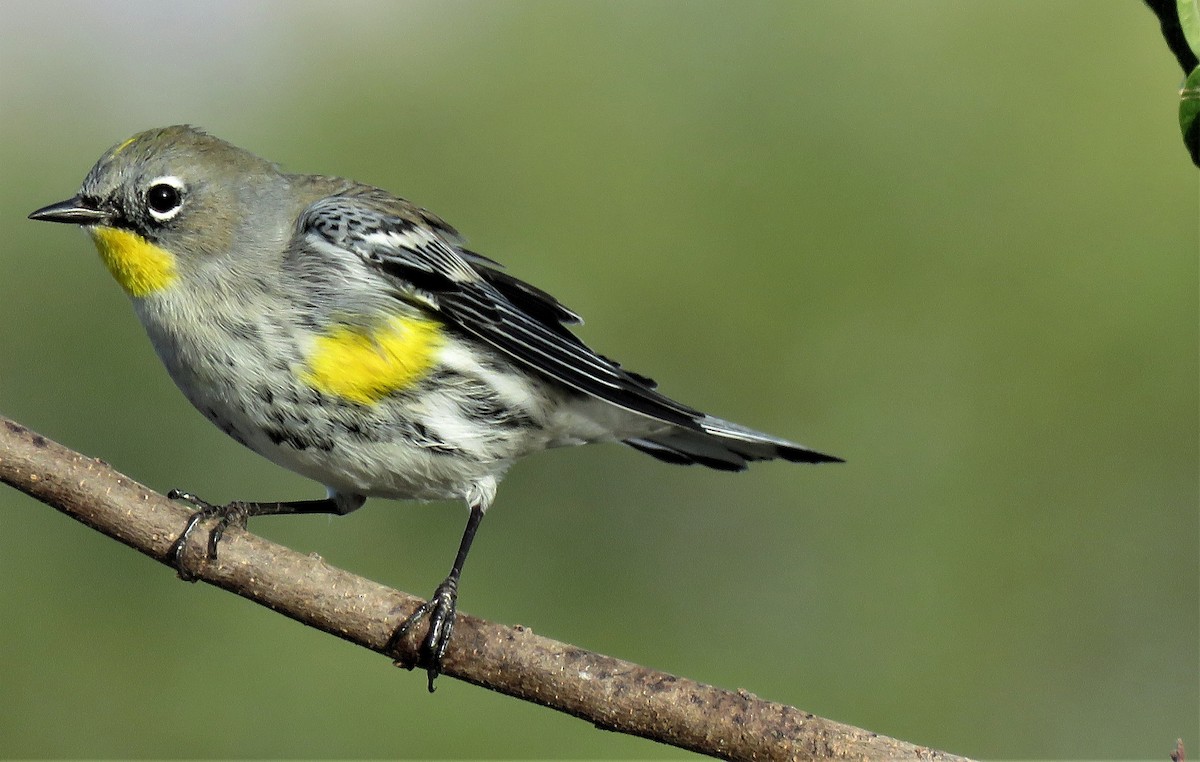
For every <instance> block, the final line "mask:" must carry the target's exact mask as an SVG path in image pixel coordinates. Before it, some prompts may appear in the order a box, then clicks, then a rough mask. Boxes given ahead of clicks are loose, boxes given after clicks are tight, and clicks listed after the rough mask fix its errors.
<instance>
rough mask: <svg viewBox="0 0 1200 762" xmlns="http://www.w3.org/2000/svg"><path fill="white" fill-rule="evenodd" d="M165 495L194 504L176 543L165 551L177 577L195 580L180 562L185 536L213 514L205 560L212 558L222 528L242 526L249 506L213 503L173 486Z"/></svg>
mask: <svg viewBox="0 0 1200 762" xmlns="http://www.w3.org/2000/svg"><path fill="white" fill-rule="evenodd" d="M167 497H168V498H170V499H171V500H179V501H181V502H184V503H190V504H191V505H193V506H195V507H196V512H195V513H193V514H192V515H191V517H190V518H189V519H188V523H187V526H185V527H184V528H183V532H182V533H181V534H180V535H179V536H178V537H177V538H175V542H174V543H172V544H171V548H170V549H169V550H168V551H167V559H166V560H167V563H169V564H170V565H171V566H172V567H173V568H174V569H175V572H176V573H177V574H178V575H179V578H180V579H182V580H184V581H185V582H195V581H196V575H195V574H194V573H193V572H192V571H191V570H189V569H187V568H186V567H185V566H184V564H183V549H184V547H186V546H187V541H188V538H189V537H191V535H192V532H193V531H194V530H195V529H196V527H197V526H198V525H199V524H200V522H202V521H205V520H206V519H211V518H214V517H216V518H217V523H216V524H215V525H214V526H213V528H212V531H210V532H209V533H208V548H207V554H206V556H205V560H207V561H212V560H214V559H216V557H217V543H219V542H220V541H221V538H222V537H223V536H224V535H225V530H226V529H228V528H229V527H231V526H238V527H242V528H245V526H246V518H247V517H248V516H249V515H250V510H249V508H250V506H249V504H247V503H241V502H237V501H234V502H232V503H228V504H226V505H213V504H212V503H208V502H205V501H204V500H201V499H200V498H198V497H196V496H195V495H193V494H191V493H190V492H183V491H182V490H177V489H173V490H171V491H170V492H168V493H167Z"/></svg>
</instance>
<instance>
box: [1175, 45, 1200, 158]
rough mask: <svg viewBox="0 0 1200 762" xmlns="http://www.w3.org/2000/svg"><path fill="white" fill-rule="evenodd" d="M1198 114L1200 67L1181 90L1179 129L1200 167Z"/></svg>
mask: <svg viewBox="0 0 1200 762" xmlns="http://www.w3.org/2000/svg"><path fill="white" fill-rule="evenodd" d="M1197 116H1200V67H1196V68H1195V69H1193V70H1192V73H1191V74H1189V75H1188V78H1187V82H1185V83H1184V85H1183V90H1181V91H1180V92H1179V129H1180V131H1182V132H1183V143H1184V145H1186V146H1187V149H1188V153H1190V154H1191V155H1192V162H1193V163H1194V164H1195V165H1196V166H1198V167H1200V119H1197Z"/></svg>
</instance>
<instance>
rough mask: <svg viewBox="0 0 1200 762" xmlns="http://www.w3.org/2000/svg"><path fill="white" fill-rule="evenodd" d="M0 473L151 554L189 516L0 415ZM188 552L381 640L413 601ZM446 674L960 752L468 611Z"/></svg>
mask: <svg viewBox="0 0 1200 762" xmlns="http://www.w3.org/2000/svg"><path fill="white" fill-rule="evenodd" d="M0 481H3V482H5V483H7V484H10V485H12V486H13V487H16V488H17V489H19V490H21V491H22V492H24V493H26V494H28V495H30V496H32V497H35V498H37V499H38V500H41V501H42V502H44V503H47V504H49V505H51V506H53V507H54V508H57V509H58V510H60V511H62V512H63V513H65V514H67V515H68V516H70V517H71V518H73V519H76V520H78V521H80V522H82V523H84V524H87V525H88V526H90V527H92V528H93V529H96V530H98V531H100V532H103V533H104V534H106V535H108V536H110V537H113V538H115V539H117V540H120V541H121V542H123V543H125V544H126V545H128V546H130V547H131V548H134V549H135V550H138V551H140V552H142V553H145V554H146V555H148V556H150V557H151V558H154V559H156V560H158V561H163V560H164V557H165V555H166V553H167V550H168V548H169V547H170V546H171V543H172V542H173V541H174V539H175V538H176V537H177V536H178V535H179V533H180V532H181V531H182V530H183V526H184V523H185V521H186V520H187V517H188V515H189V511H188V510H187V509H186V508H184V507H183V506H180V505H176V504H175V503H172V502H171V501H169V500H167V499H166V498H165V497H163V496H162V495H159V494H158V493H156V492H153V491H151V490H149V489H147V488H146V487H144V486H142V485H140V484H138V483H137V482H135V481H133V480H132V479H129V478H128V477H126V476H123V475H121V474H120V473H118V472H116V471H115V470H113V469H112V468H111V467H110V466H108V465H107V464H106V463H104V462H103V461H100V460H96V459H93V458H88V457H85V456H83V455H81V454H79V453H77V452H74V451H72V450H69V449H67V448H66V447H63V446H62V445H59V444H57V443H55V442H52V441H51V440H49V439H47V438H45V437H43V436H41V435H39V434H36V433H34V432H31V431H29V430H28V429H26V428H25V427H23V426H21V425H20V424H17V423H15V422H13V421H11V420H9V419H8V418H5V417H3V416H0ZM193 545H194V546H200V545H202V543H198V542H197V543H193ZM198 555H199V553H194V552H193V553H192V554H191V555H190V557H189V561H190V562H191V563H192V564H193V565H194V566H195V567H196V568H195V571H196V573H197V575H198V577H199V578H200V579H203V580H204V581H206V582H208V583H210V584H213V585H217V586H218V587H223V588H225V589H226V590H229V591H231V592H234V593H237V594H238V595H240V596H242V597H244V598H248V599H250V600H252V601H255V602H256V603H260V604H262V605H264V606H267V607H268V608H271V609H274V610H275V611H278V612H280V613H281V614H284V615H286V616H289V617H291V618H292V619H295V620H297V621H299V622H303V623H304V624H307V625H309V626H311V627H316V628H318V629H320V630H324V631H325V632H328V633H330V634H333V635H337V636H338V637H340V638H343V639H345V640H348V641H350V642H351V643H355V644H357V645H360V646H362V647H364V648H369V649H371V650H372V651H377V652H380V653H382V652H383V648H384V644H385V643H386V642H387V639H388V636H389V635H390V634H391V631H392V628H394V627H395V626H396V624H397V623H398V622H399V621H401V619H402V618H403V617H404V616H405V615H406V614H407V613H408V612H410V611H412V610H413V608H415V607H416V606H417V605H419V603H420V602H421V600H420V599H418V598H416V597H414V596H412V595H409V594H407V593H401V592H398V591H396V590H392V589H390V588H387V587H384V586H382V585H379V584H376V583H374V582H371V581H370V580H366V579H363V578H362V577H358V576H355V575H353V574H350V573H349V572H346V571H342V570H341V569H336V568H333V567H331V566H329V565H328V564H326V563H325V562H324V561H323V560H321V559H320V558H319V557H316V556H313V555H304V554H301V553H297V552H295V551H292V550H289V549H287V548H284V547H282V546H280V545H276V544H274V543H272V542H269V541H267V540H264V539H262V538H260V537H256V536H254V535H252V534H250V533H249V532H246V531H242V530H237V529H231V531H229V532H228V534H227V535H226V539H225V540H224V541H223V542H222V544H221V551H220V554H219V558H218V559H217V560H216V561H215V562H212V563H204V562H203V561H201V560H200V559H199V558H198ZM409 656H410V657H411V654H410V655H409ZM445 674H446V675H449V676H451V677H456V678H458V679H460V680H465V681H467V682H470V683H474V684H476V685H481V686H483V687H485V688H490V689H491V690H494V691H497V692H499V693H504V694H507V695H510V696H516V697H517V698H521V699H524V700H526V701H532V702H535V703H538V704H542V705H544V706H548V707H551V708H553V709H557V710H558V711H560V712H566V713H567V714H571V715H574V716H576V717H579V718H580V719H583V720H587V721H588V722H591V723H594V724H595V725H596V726H598V727H601V728H605V729H608V730H615V731H618V732H621V733H629V734H632V735H637V736H642V737H644V738H649V739H653V740H655V741H660V742H662V743H665V744H670V745H672V746H677V747H679V748H682V749H689V750H691V751H695V752H699V753H702V754H708V755H711V756H714V757H722V758H726V759H755V760H760V759H761V760H784V759H806V760H807V759H916V758H919V759H929V760H961V759H963V758H962V757H957V756H954V755H950V754H945V753H943V752H939V751H934V750H931V749H927V748H923V747H920V746H915V745H913V744H909V743H905V742H903V741H897V740H895V739H892V738H887V737H884V736H880V735H877V734H875V733H871V732H868V731H866V730H861V729H859V728H855V727H851V726H849V725H843V724H841V723H837V722H833V721H831V720H826V719H822V718H820V717H815V716H813V715H811V714H808V713H807V712H802V711H800V710H799V709H795V708H793V707H790V706H785V705H783V704H776V703H773V702H769V701H763V700H762V699H759V698H757V697H755V696H753V695H751V694H749V693H746V692H744V691H738V692H732V691H726V690H721V689H719V688H714V687H711V686H708V685H703V684H701V683H697V682H694V681H691V680H687V679H684V678H680V677H675V676H674V675H668V674H665V673H662V672H656V671H654V670H651V669H648V668H646V667H641V666H638V665H636V664H631V663H629V662H626V661H621V660H619V659H614V658H612V657H609V656H603V655H601V654H596V653H592V652H590V651H585V650H583V649H581V648H576V647H575V646H571V645H568V644H565V643H558V642H556V641H553V640H550V639H548V638H543V637H541V636H538V635H535V634H533V633H532V632H531V631H529V630H527V629H525V628H521V627H515V628H514V627H505V626H503V625H499V624H493V623H491V622H486V621H484V620H482V619H476V618H475V617H472V616H468V615H466V614H460V615H459V617H458V620H457V622H456V626H455V629H454V639H453V640H452V641H451V643H450V648H449V650H448V651H447V652H446V658H445Z"/></svg>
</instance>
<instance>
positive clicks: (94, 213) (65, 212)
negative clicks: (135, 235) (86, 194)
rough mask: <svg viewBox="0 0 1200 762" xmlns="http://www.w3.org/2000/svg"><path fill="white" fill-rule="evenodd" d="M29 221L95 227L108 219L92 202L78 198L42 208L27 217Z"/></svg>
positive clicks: (105, 213)
mask: <svg viewBox="0 0 1200 762" xmlns="http://www.w3.org/2000/svg"><path fill="white" fill-rule="evenodd" d="M29 219H31V220H40V221H42V222H66V223H71V224H75V225H95V224H97V223H101V222H104V221H105V220H107V219H108V212H102V211H100V210H99V209H97V208H96V205H95V203H94V202H90V201H86V200H84V199H82V198H80V197H79V196H76V197H74V198H69V199H67V200H66V201H59V202H58V203H57V204H51V205H50V206H43V207H42V208H41V209H38V210H37V211H36V212H32V213H31V214H30V215H29Z"/></svg>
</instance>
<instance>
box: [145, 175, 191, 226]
mask: <svg viewBox="0 0 1200 762" xmlns="http://www.w3.org/2000/svg"><path fill="white" fill-rule="evenodd" d="M182 205H183V183H181V182H179V181H178V180H176V179H175V178H173V177H171V178H166V177H163V178H159V179H158V180H156V181H154V183H153V184H151V186H150V189H149V190H147V191H146V207H147V208H148V209H149V210H150V215H151V216H152V217H154V219H156V220H158V221H160V222H162V221H165V220H169V219H171V218H172V217H174V216H175V214H176V213H177V212H178V211H179V207H180V206H182Z"/></svg>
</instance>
